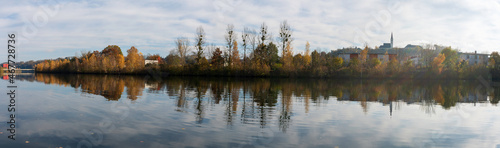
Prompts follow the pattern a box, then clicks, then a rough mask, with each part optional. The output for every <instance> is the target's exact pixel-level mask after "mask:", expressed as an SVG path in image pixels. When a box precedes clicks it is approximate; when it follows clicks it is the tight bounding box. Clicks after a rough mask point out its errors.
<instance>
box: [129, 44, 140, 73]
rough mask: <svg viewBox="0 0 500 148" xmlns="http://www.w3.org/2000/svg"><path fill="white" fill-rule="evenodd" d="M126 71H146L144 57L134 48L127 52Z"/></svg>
mask: <svg viewBox="0 0 500 148" xmlns="http://www.w3.org/2000/svg"><path fill="white" fill-rule="evenodd" d="M125 65H126V71H127V72H131V73H135V72H138V71H140V70H143V69H144V57H143V56H142V54H140V53H139V51H138V50H137V48H135V47H134V46H132V47H130V49H129V50H127V60H126V61H125Z"/></svg>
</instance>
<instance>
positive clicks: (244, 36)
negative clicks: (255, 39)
mask: <svg viewBox="0 0 500 148" xmlns="http://www.w3.org/2000/svg"><path fill="white" fill-rule="evenodd" d="M250 34H251V30H250V28H248V27H244V28H243V32H242V33H241V40H242V41H243V42H242V43H243V67H246V59H247V46H248V43H250Z"/></svg>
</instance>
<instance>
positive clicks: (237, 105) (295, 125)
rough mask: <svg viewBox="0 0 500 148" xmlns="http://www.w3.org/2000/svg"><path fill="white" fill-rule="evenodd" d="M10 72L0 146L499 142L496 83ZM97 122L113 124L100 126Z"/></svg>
mask: <svg viewBox="0 0 500 148" xmlns="http://www.w3.org/2000/svg"><path fill="white" fill-rule="evenodd" d="M18 78H19V79H20V80H21V81H18V84H19V90H18V91H19V94H20V95H19V100H20V101H19V104H20V105H22V107H21V108H19V117H22V118H20V119H22V120H19V127H20V128H19V133H18V134H19V139H20V140H18V141H17V143H11V141H7V139H6V138H3V139H0V147H23V146H24V147H61V146H62V147H77V145H78V143H79V142H80V141H81V140H88V137H87V135H88V131H89V130H92V131H99V130H100V131H101V133H102V136H103V138H104V139H103V141H102V143H98V144H96V145H93V146H92V147H252V146H253V147H335V146H339V147H419V146H421V147H433V146H435V147H491V146H492V145H493V146H495V145H497V144H499V143H500V141H498V139H500V138H499V136H500V135H498V133H500V128H499V127H500V126H495V124H496V123H498V122H499V118H497V117H499V113H500V108H499V107H498V106H497V104H498V101H499V98H500V96H499V95H500V93H499V92H500V89H499V87H497V86H488V85H483V83H481V82H480V81H478V82H475V81H443V82H436V81H430V82H428V81H382V80H370V81H367V80H363V81H360V80H349V81H342V80H320V79H296V80H288V79H241V78H240V79H237V78H194V77H171V78H162V79H161V80H155V79H153V78H148V77H136V76H123V75H121V76H120V75H107V76H103V75H43V74H37V75H36V76H33V77H18ZM22 81H30V82H22ZM31 82H36V83H31ZM0 83H3V84H7V82H6V81H1V82H0ZM490 88H491V89H490ZM0 89H2V88H0ZM2 91H6V90H5V88H3V90H2ZM6 103H7V102H0V105H2V106H7V105H8V104H6ZM16 116H17V115H16ZM5 117H8V115H7V114H3V115H2V116H0V119H3V120H7V118H5ZM103 121H109V122H103ZM104 123H110V124H109V125H112V126H110V127H113V129H114V130H105V129H102V127H101V126H102V125H106V124H104ZM82 131H86V133H87V134H82ZM0 135H2V133H0ZM3 136H6V135H5V132H4V133H3ZM24 141H30V143H29V144H26V143H24ZM141 141H143V142H141Z"/></svg>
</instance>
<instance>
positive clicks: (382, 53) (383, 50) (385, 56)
mask: <svg viewBox="0 0 500 148" xmlns="http://www.w3.org/2000/svg"><path fill="white" fill-rule="evenodd" d="M393 44H394V38H393V35H392V33H391V43H384V44H383V45H381V46H380V47H379V48H378V49H374V50H373V49H372V50H368V54H367V55H366V56H367V57H366V59H367V60H369V59H372V58H377V59H379V60H380V61H381V62H388V61H389V60H391V59H396V58H397V55H398V54H397V52H396V50H395V49H394V48H393ZM360 51H361V49H358V48H355V49H354V50H353V51H352V50H351V51H348V52H342V53H338V56H339V57H340V58H342V59H343V60H344V63H349V62H350V61H351V59H357V58H359V56H360Z"/></svg>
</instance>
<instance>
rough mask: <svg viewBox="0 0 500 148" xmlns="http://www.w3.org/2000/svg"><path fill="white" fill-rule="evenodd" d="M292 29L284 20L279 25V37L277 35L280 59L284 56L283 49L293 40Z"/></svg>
mask: <svg viewBox="0 0 500 148" xmlns="http://www.w3.org/2000/svg"><path fill="white" fill-rule="evenodd" d="M292 33H293V32H292V28H291V27H290V25H289V24H288V23H287V21H286V20H284V21H283V22H281V24H280V35H279V40H280V44H281V55H282V57H284V56H285V54H286V53H285V49H286V48H287V46H289V45H291V43H292V41H293V38H292Z"/></svg>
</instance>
